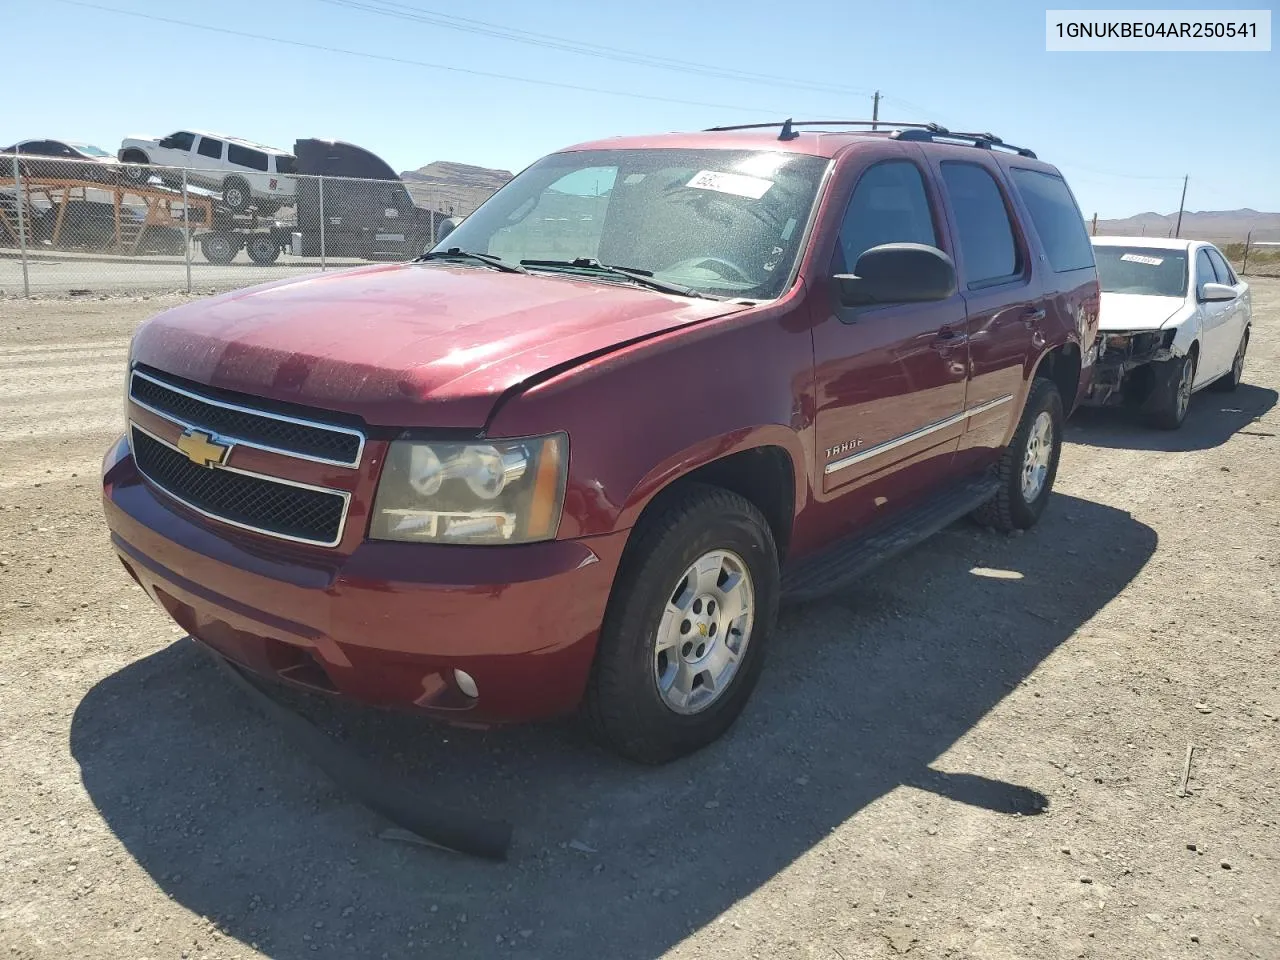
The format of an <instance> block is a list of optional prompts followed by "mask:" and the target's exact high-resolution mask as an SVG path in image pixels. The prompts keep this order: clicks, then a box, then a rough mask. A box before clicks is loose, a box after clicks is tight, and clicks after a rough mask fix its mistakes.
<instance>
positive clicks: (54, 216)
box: [0, 154, 450, 297]
mask: <svg viewBox="0 0 1280 960" xmlns="http://www.w3.org/2000/svg"><path fill="white" fill-rule="evenodd" d="M449 216H450V215H449V214H448V213H446V212H443V211H437V210H429V209H425V208H423V207H420V206H418V205H416V204H415V203H414V201H413V199H412V197H411V196H410V194H409V191H408V189H407V188H406V187H405V184H404V183H403V182H402V181H400V180H359V179H352V178H344V177H317V176H305V175H301V174H296V175H288V176H286V175H280V176H276V175H274V174H273V175H248V176H238V175H236V174H235V173H234V172H229V171H227V170H198V169H184V168H179V167H162V166H149V165H143V164H122V163H118V162H115V161H112V162H101V163H96V162H92V161H84V160H69V159H62V158H52V157H40V156H34V155H26V154H21V155H16V156H15V155H13V154H0V297H4V296H9V297H14V296H18V297H34V296H68V295H73V296H74V295H102V296H128V295H138V294H157V293H168V292H186V293H201V294H203V293H211V292H220V291H223V290H230V289H235V288H238V287H245V286H250V285H252V284H255V283H262V282H264V281H268V280H274V279H280V278H284V277H290V276H297V275H301V274H305V273H311V272H313V271H317V270H337V269H342V268H346V267H352V266H358V265H365V264H369V263H371V262H397V261H405V260H411V259H412V258H414V257H416V256H419V255H420V254H421V253H422V252H423V251H424V250H425V249H427V248H428V247H430V246H431V245H432V244H433V243H434V242H435V238H436V237H437V236H438V235H439V233H440V228H441V225H442V224H443V223H444V222H445V221H446V220H447V219H449Z"/></svg>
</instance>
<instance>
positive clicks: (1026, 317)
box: [1022, 307, 1048, 327]
mask: <svg viewBox="0 0 1280 960" xmlns="http://www.w3.org/2000/svg"><path fill="white" fill-rule="evenodd" d="M1046 316H1048V314H1047V313H1046V312H1045V309H1044V307H1027V309H1026V310H1025V311H1023V314H1022V321H1023V323H1025V324H1026V325H1027V326H1028V327H1034V326H1035V325H1036V324H1037V323H1039V322H1040V321H1041V320H1043V319H1044V318H1045V317H1046Z"/></svg>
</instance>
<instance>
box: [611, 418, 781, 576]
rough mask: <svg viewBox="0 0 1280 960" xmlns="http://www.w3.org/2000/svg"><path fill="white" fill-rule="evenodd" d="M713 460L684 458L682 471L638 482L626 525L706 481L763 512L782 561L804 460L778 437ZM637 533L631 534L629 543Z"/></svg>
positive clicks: (626, 509) (625, 516) (640, 520)
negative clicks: (796, 455) (686, 488)
mask: <svg viewBox="0 0 1280 960" xmlns="http://www.w3.org/2000/svg"><path fill="white" fill-rule="evenodd" d="M761 439H762V442H760V443H759V444H757V445H753V446H746V447H743V448H741V449H737V450H735V451H734V452H732V453H726V454H724V455H722V456H717V457H714V458H711V459H705V458H697V457H682V458H679V459H680V462H681V464H682V466H681V467H680V468H678V471H679V472H676V471H673V470H670V469H666V470H664V469H662V468H661V467H660V468H658V469H656V470H654V471H653V472H652V473H651V474H650V475H648V476H647V477H646V478H645V480H643V481H641V483H640V484H638V485H637V487H636V489H635V490H634V491H633V492H632V496H631V497H630V498H629V499H628V502H627V504H626V506H625V507H624V508H623V512H622V517H621V518H620V524H619V525H620V526H623V525H625V526H628V527H631V529H632V531H633V535H634V530H635V529H637V528H638V527H640V526H641V524H643V523H644V521H645V520H646V518H647V517H650V516H652V515H653V514H655V513H657V512H659V511H661V510H662V508H663V505H664V504H665V502H666V501H667V499H668V498H669V497H671V496H673V495H674V494H675V493H676V492H677V491H679V490H680V489H682V488H683V487H686V486H688V485H690V484H695V483H696V484H703V485H705V486H712V487H718V488H719V489H722V490H728V491H729V492H731V493H736V494H737V495H738V496H740V497H742V498H743V499H745V500H747V501H748V502H749V503H751V504H752V505H753V506H754V507H755V508H756V509H757V510H759V511H760V512H761V514H763V516H764V518H765V520H766V521H768V523H769V528H770V530H772V532H773V538H774V542H775V544H776V545H777V548H778V560H779V562H781V561H782V560H783V559H784V558H785V557H786V553H787V548H788V546H789V545H790V541H791V532H792V527H793V524H794V521H795V516H796V513H797V512H798V510H799V506H800V501H799V500H798V492H799V494H801V495H802V494H803V490H804V487H803V484H804V472H803V469H802V464H803V460H799V461H797V459H796V457H795V456H794V454H793V452H792V451H791V450H790V449H789V448H788V446H787V445H785V444H784V443H781V442H778V438H777V437H772V438H769V439H767V440H766V439H764V438H761ZM631 539H632V538H631V537H630V536H629V537H628V542H630V540H631Z"/></svg>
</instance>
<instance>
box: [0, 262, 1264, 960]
mask: <svg viewBox="0 0 1280 960" xmlns="http://www.w3.org/2000/svg"><path fill="white" fill-rule="evenodd" d="M1253 283H1254V288H1255V323H1254V333H1255V335H1254V339H1253V343H1252V346H1251V351H1250V356H1249V361H1248V365H1247V368H1246V380H1247V385H1246V386H1245V387H1242V388H1241V389H1240V390H1239V391H1238V392H1236V393H1235V394H1219V393H1204V394H1199V395H1197V397H1196V398H1195V399H1194V401H1193V404H1192V410H1191V413H1190V416H1189V418H1188V420H1187V422H1186V424H1185V426H1184V428H1183V429H1182V430H1181V431H1179V432H1177V433H1159V432H1151V431H1148V430H1146V429H1144V428H1142V427H1141V426H1139V425H1137V424H1135V423H1134V422H1133V421H1131V420H1130V419H1128V418H1126V417H1124V416H1121V415H1117V414H1113V413H1107V414H1105V415H1104V414H1100V413H1096V412H1091V413H1089V414H1088V415H1080V416H1078V417H1077V418H1076V419H1074V420H1073V421H1072V424H1071V426H1070V431H1069V444H1068V445H1067V447H1066V450H1065V453H1064V455H1063V460H1062V468H1061V472H1060V474H1059V478H1058V487H1057V493H1056V494H1055V496H1054V499H1053V502H1052V503H1051V504H1050V507H1049V510H1048V512H1047V514H1046V516H1045V518H1044V520H1043V522H1042V523H1041V525H1040V526H1039V527H1038V528H1037V529H1035V530H1034V531H1032V532H1030V533H1028V534H1027V535H1025V536H1022V537H1014V538H1005V537H999V536H996V535H994V534H992V533H988V532H985V531H981V530H979V529H977V528H975V527H972V526H970V525H967V524H958V525H956V526H955V527H953V528H951V529H950V530H948V531H946V532H944V533H943V534H941V535H940V536H939V537H937V538H936V539H934V540H933V541H931V542H930V543H929V544H928V545H927V546H924V547H921V548H918V549H916V550H915V551H913V552H911V553H909V554H907V555H906V556H904V557H902V558H901V559H899V560H897V561H895V562H893V563H891V564H890V565H888V566H886V567H884V568H883V569H881V570H880V571H878V572H877V573H876V574H875V575H874V576H872V577H871V578H870V579H868V580H866V581H865V582H864V583H863V584H862V585H860V586H859V587H858V588H857V589H854V590H850V591H849V592H848V593H847V594H846V595H843V596H841V597H839V598H836V599H832V600H827V601H823V602H817V603H812V604H809V605H806V606H802V607H798V608H795V609H791V610H788V611H786V612H785V613H784V616H783V622H782V626H781V631H780V635H779V636H777V637H776V644H775V647H774V650H773V654H772V660H771V662H770V663H769V664H768V666H767V668H766V671H765V677H764V679H763V681H762V683H761V686H760V687H759V689H758V691H757V694H756V696H755V698H754V699H753V701H752V703H751V705H750V706H749V707H748V709H747V712H746V713H745V715H744V716H743V718H742V720H741V721H740V722H739V724H738V725H737V726H736V727H735V729H734V730H733V731H732V733H731V735H730V736H728V737H727V738H726V739H725V740H724V741H723V742H721V743H719V744H717V745H716V746H714V747H713V748H711V749H708V750H706V751H704V752H703V753H701V754H699V755H697V756H695V757H692V758H689V759H687V760H685V761H681V762H680V763H677V764H675V765H672V766H669V767H665V768H662V769H657V770H652V769H641V768H637V767H633V766H630V765H627V764H625V763H623V762H621V761H617V760H614V759H611V758H610V757H608V756H606V755H604V754H602V753H601V752H600V751H598V750H597V749H596V748H595V747H593V746H591V745H590V744H589V743H588V742H586V740H585V739H584V737H583V735H582V734H581V732H580V731H579V730H578V728H577V727H575V726H574V725H572V724H569V723H558V724H551V725H546V726H540V727H534V728H524V729H514V730H504V731H496V732H487V733H481V732H468V731H458V730H452V729H445V728H442V727H438V726H434V725H430V724H427V723H424V722H422V721H419V720H416V719H414V718H412V717H405V716H388V715H383V714H380V713H375V712H372V711H367V710H363V709H359V708H355V707H349V706H342V705H336V704H329V703H328V702H325V703H316V702H313V701H311V700H310V699H309V698H308V699H307V700H306V703H305V705H304V706H305V708H306V709H307V711H308V712H309V713H310V714H311V715H312V716H313V717H315V718H316V719H317V720H318V721H319V722H321V723H322V724H323V725H324V726H325V727H326V728H327V729H328V730H329V731H330V732H332V733H333V735H334V736H335V737H337V738H339V739H340V740H342V741H344V742H345V743H346V744H348V745H349V746H351V747H352V748H353V749H357V750H360V751H362V752H364V753H366V754H368V755H369V756H372V757H375V758H377V760H378V761H379V762H380V763H381V764H383V765H384V766H385V767H386V768H388V769H393V770H396V771H397V772H399V773H401V774H403V775H404V776H406V777H408V778H410V780H411V781H412V782H413V783H414V784H415V785H416V787H417V788H418V789H420V791H421V793H422V795H423V797H424V798H426V799H428V800H429V801H430V802H433V803H441V804H444V805H446V806H453V807H467V808H469V809H472V810H476V811H479V812H482V813H486V814H489V815H492V816H495V817H502V818H505V819H508V820H509V821H511V822H512V823H514V824H515V827H516V833H515V838H516V839H515V844H514V846H513V849H512V856H511V859H510V861H509V862H507V863H505V864H499V865H494V864H490V863H486V862H482V861H477V860H471V859H467V858H463V857H459V856H456V855H450V854H445V853H442V852H439V851H436V850H432V849H428V848H424V847H420V846H413V845H407V844H404V843H398V842H393V841H389V840H386V839H380V838H379V833H380V832H381V831H383V830H384V829H385V828H386V826H387V824H386V823H385V822H384V821H382V820H380V819H379V818H378V817H377V816H376V815H374V814H372V813H371V812H369V811H368V810H366V809H364V808H362V807H361V806H359V805H358V804H356V803H354V802H353V801H352V800H351V799H350V798H349V797H348V796H346V795H345V794H343V793H341V792H339V791H338V790H337V789H336V788H334V787H333V786H332V785H331V784H330V783H329V781H327V780H326V779H325V778H324V777H323V775H322V774H321V773H320V772H319V771H318V770H317V768H316V767H314V766H313V765H312V764H311V763H310V762H309V761H307V760H306V759H304V758H302V757H300V756H299V755H298V754H297V752H296V751H295V750H294V749H293V748H291V747H290V746H289V744H288V742H287V741H285V740H284V739H282V736H281V734H280V733H279V732H278V731H277V730H276V729H275V728H274V727H272V726H270V725H268V724H266V723H265V722H264V721H263V720H262V719H260V717H259V715H258V714H256V713H254V712H253V710H252V709H251V708H250V706H249V705H248V701H247V700H246V699H245V697H244V695H243V694H242V693H241V691H240V690H238V689H237V688H236V687H234V686H233V685H231V684H230V683H229V682H228V681H227V680H226V678H225V677H224V676H223V674H222V673H221V672H220V671H218V670H217V669H216V668H215V667H214V666H213V665H212V663H211V662H210V661H209V660H208V659H207V658H206V657H204V656H203V655H201V654H200V653H199V651H198V650H196V649H195V648H194V646H193V644H192V642H191V641H189V640H184V639H183V638H182V637H181V635H180V631H178V629H177V628H176V627H175V626H173V625H172V624H171V623H170V621H169V620H168V619H167V618H166V617H165V616H163V615H162V614H161V613H160V612H159V611H158V610H156V609H153V608H152V606H151V604H150V602H149V601H148V600H147V599H146V597H145V596H144V595H143V594H142V592H141V591H139V590H138V588H137V587H136V586H135V585H134V584H133V582H132V581H131V580H130V579H129V578H128V577H127V576H126V574H125V572H124V571H123V569H122V568H121V566H120V564H119V563H118V562H117V561H116V560H115V559H114V558H113V557H112V554H111V551H110V550H109V547H108V541H107V535H106V531H105V528H104V525H103V522H102V515H101V509H100V506H99V492H98V480H97V471H98V467H99V461H100V457H101V455H102V453H103V451H104V450H105V449H106V447H107V444H108V442H109V441H110V440H111V439H112V438H113V436H114V435H115V434H116V432H118V431H119V429H120V427H121V421H122V409H121V407H122V404H121V392H122V382H123V373H124V363H125V349H126V341H127V337H128V335H129V333H130V331H131V330H132V328H133V327H134V326H135V325H136V323H137V322H138V321H139V320H141V319H143V318H144V317H146V316H148V315H150V314H152V313H154V312H156V311H158V310H159V309H161V308H163V307H164V306H166V305H167V304H169V303H172V302H176V301H174V300H165V299H155V298H153V299H151V300H149V301H143V300H123V299H117V300H106V301H97V300H95V301H90V302H85V303H77V302H67V301H63V302H19V301H7V302H0V957H14V958H41V960H44V958H49V960H54V958H56V960H63V958H120V957H128V958H135V960H141V958H177V957H200V958H214V957H221V958H231V957H237V958H238V957H258V956H267V957H274V958H283V960H302V958H309V957H315V956H320V957H372V958H379V957H383V958H398V957H407V956H423V957H450V958H452V957H471V956H476V957H497V956H511V957H556V958H561V957H565V958H579V957H580V958H589V960H601V958H629V960H632V958H634V960H641V958H653V957H660V956H667V957H712V958H725V960H728V958H734V960H737V958H746V957H752V958H757V957H766V958H773V957H780V958H821V960H876V958H890V957H899V956H903V955H911V956H917V957H925V956H932V957H953V958H972V960H1004V958H1009V960H1013V958H1059V957H1062V958H1068V957H1070V958H1077V957H1087V958H1099V960H1104V958H1105V960H1115V958H1135V960H1137V958H1141V960H1153V958H1161V960H1177V958H1202V957H1203V958H1215V960H1219V958H1245V957H1249V958H1261V960H1276V958H1277V957H1280V796H1278V795H1277V784H1278V783H1280V770H1278V769H1277V767H1278V766H1280V692H1278V689H1277V687H1278V680H1277V676H1278V673H1280V667H1278V666H1277V652H1278V651H1280V645H1278V641H1277V638H1278V637H1280V595H1278V592H1277V568H1280V530H1278V529H1277V528H1278V527H1280V442H1278V441H1277V434H1280V412H1277V410H1276V409H1275V403H1276V398H1277V392H1276V391H1277V388H1280V281H1275V280H1262V279H1258V280H1255V281H1253ZM1188 744H1194V745H1195V754H1194V759H1193V763H1192V768H1191V776H1190V781H1189V787H1190V793H1189V795H1188V796H1185V797H1179V795H1178V792H1179V791H1178V787H1179V781H1180V779H1181V776H1182V771H1183V762H1184V758H1185V754H1186V749H1187V745H1188Z"/></svg>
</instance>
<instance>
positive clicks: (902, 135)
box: [889, 124, 1036, 160]
mask: <svg viewBox="0 0 1280 960" xmlns="http://www.w3.org/2000/svg"><path fill="white" fill-rule="evenodd" d="M934 126H936V124H935V125H934ZM889 137H890V138H891V139H893V140H917V141H919V140H925V141H928V142H930V143H936V142H937V141H939V140H942V141H948V140H952V141H957V142H960V143H967V144H969V146H971V147H977V148H979V149H980V150H993V149H995V148H996V147H999V148H1000V149H1001V150H1008V151H1010V152H1011V153H1016V154H1017V155H1018V156H1020V157H1027V158H1029V159H1031V160H1035V159H1036V155H1035V151H1033V150H1028V149H1027V148H1026V147H1015V146H1014V145H1013V144H1012V143H1005V142H1004V141H1003V140H1001V139H1000V138H999V137H997V136H996V135H995V134H994V133H963V132H961V131H957V130H948V129H947V128H946V127H937V129H933V130H895V131H893V133H891V134H889Z"/></svg>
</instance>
